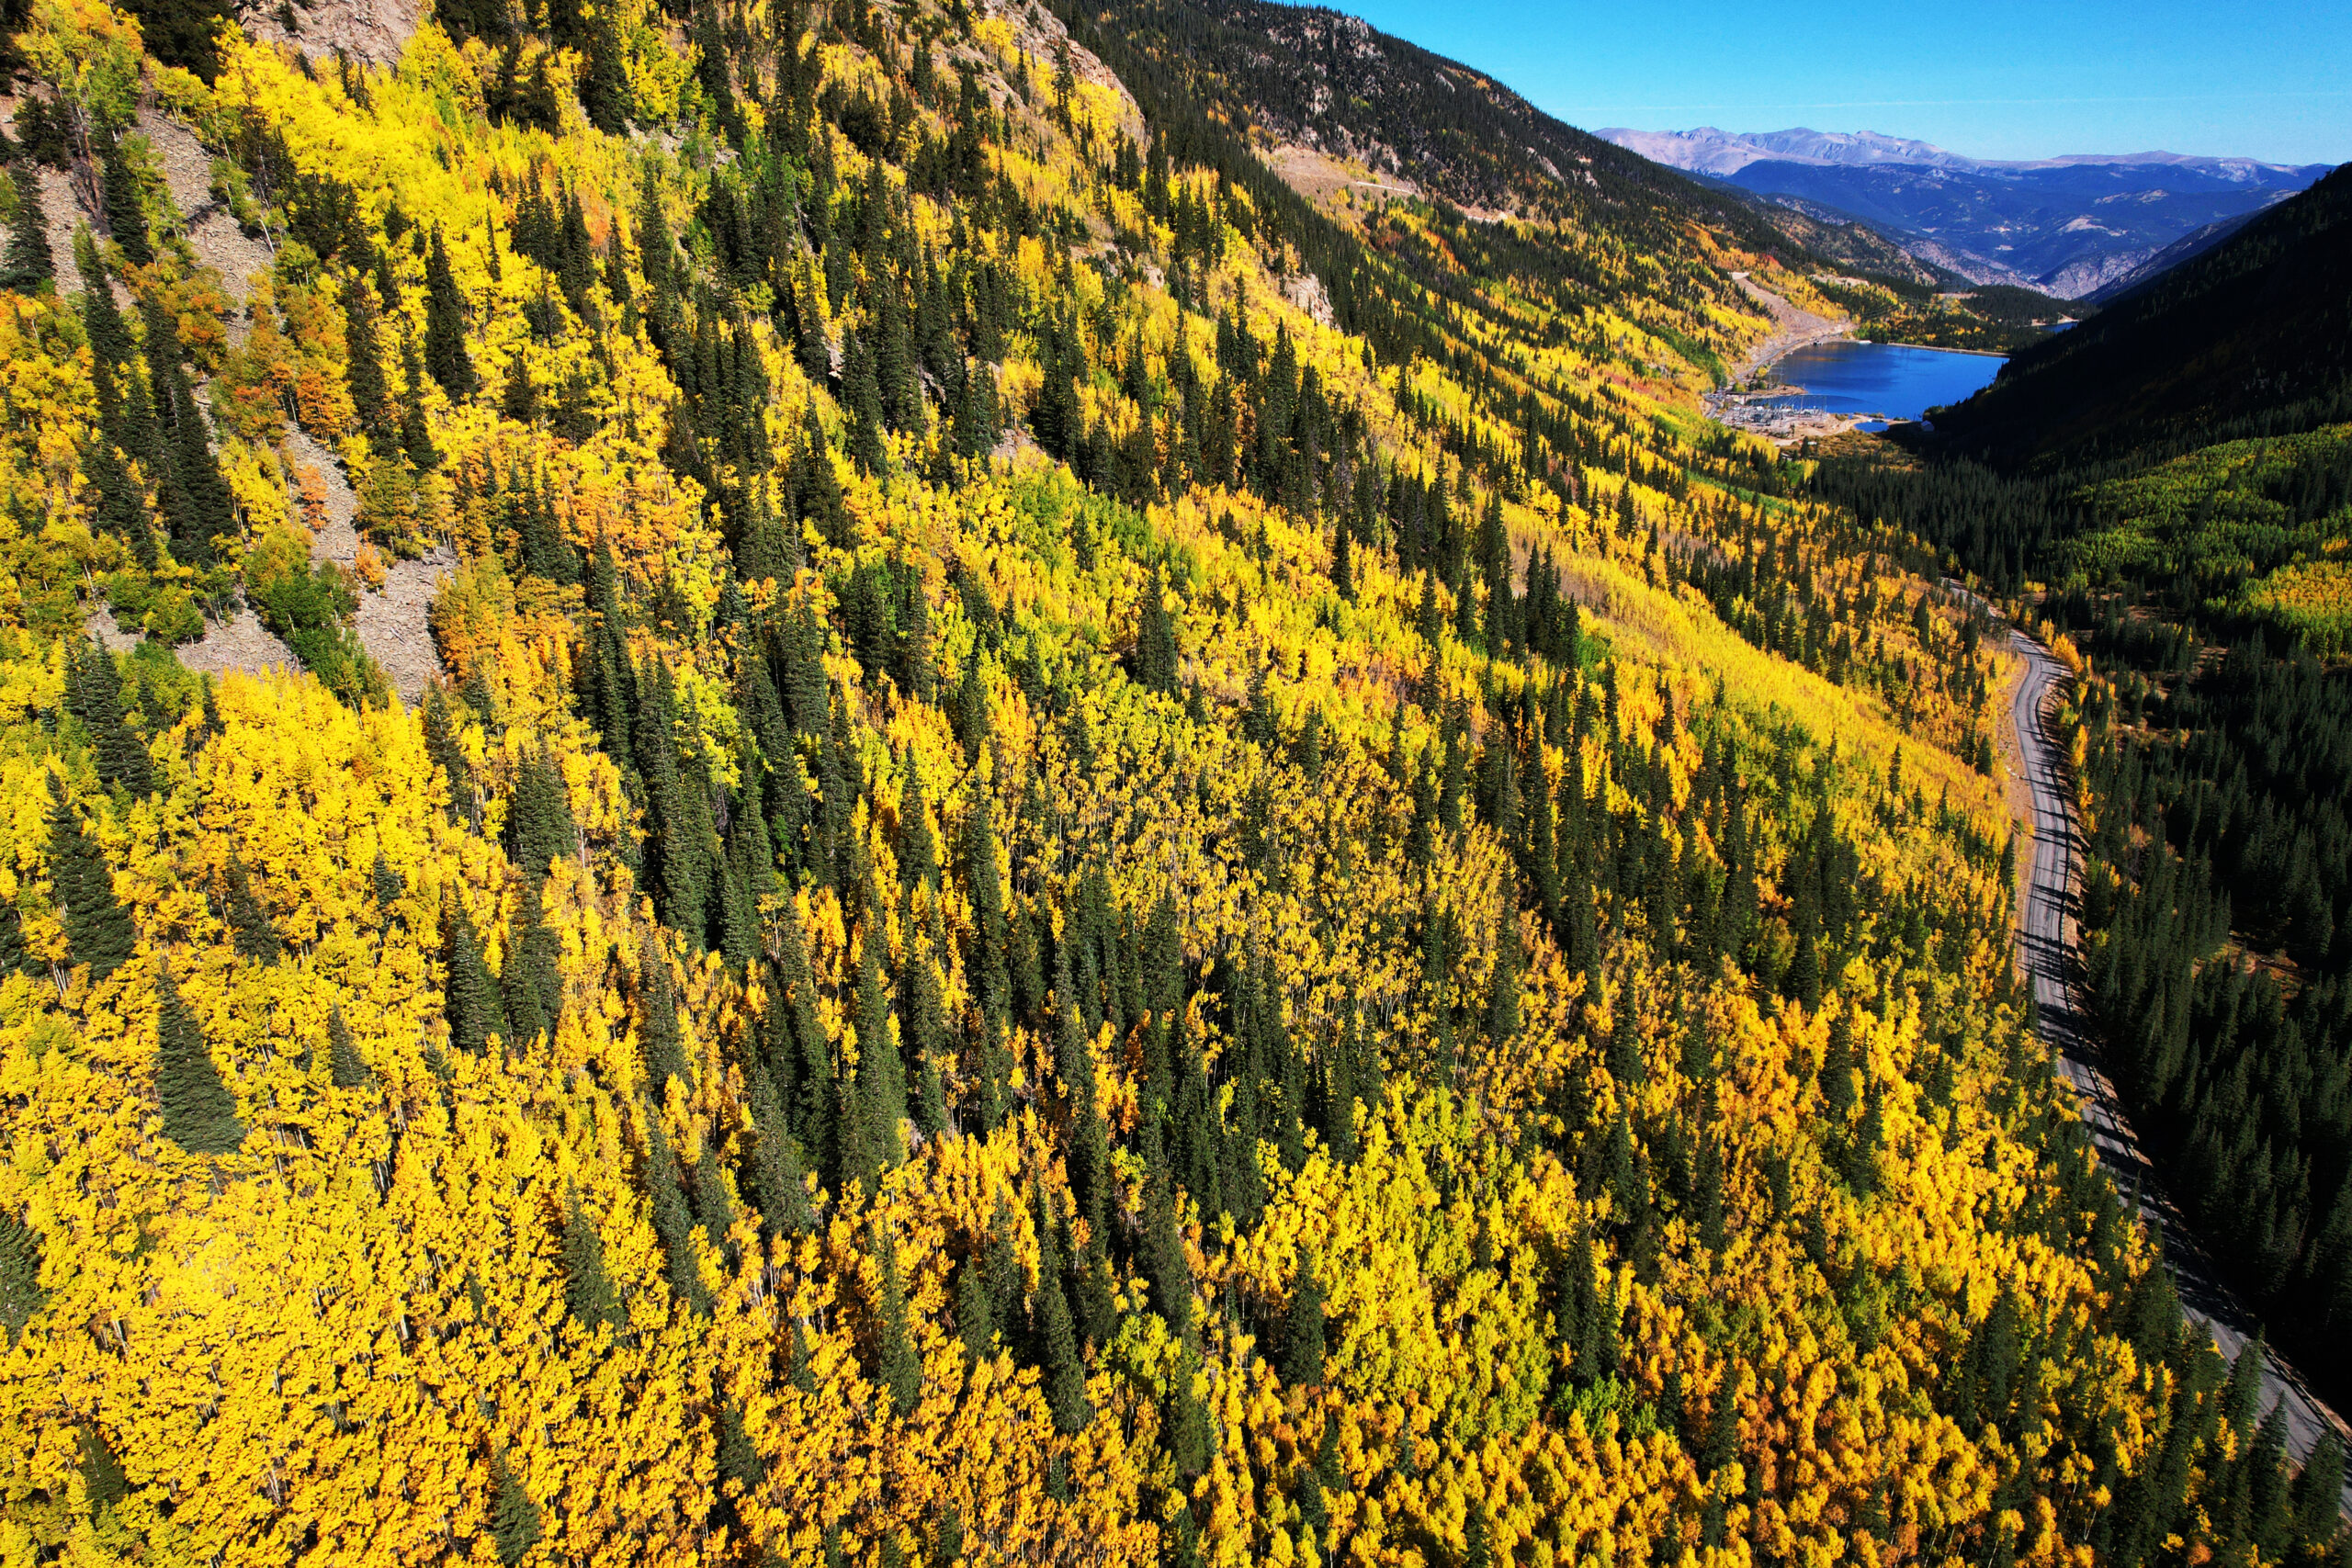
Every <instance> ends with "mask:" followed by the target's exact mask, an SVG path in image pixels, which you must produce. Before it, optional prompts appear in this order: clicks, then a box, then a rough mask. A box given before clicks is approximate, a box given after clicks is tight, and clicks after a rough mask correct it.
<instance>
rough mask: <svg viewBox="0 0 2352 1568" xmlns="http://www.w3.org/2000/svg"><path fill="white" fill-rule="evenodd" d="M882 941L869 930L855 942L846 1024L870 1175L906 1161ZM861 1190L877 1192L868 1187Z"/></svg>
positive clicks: (901, 1078) (903, 1106)
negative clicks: (853, 1041) (852, 1033)
mask: <svg viewBox="0 0 2352 1568" xmlns="http://www.w3.org/2000/svg"><path fill="white" fill-rule="evenodd" d="M882 945H883V937H882V932H881V929H880V927H879V926H878V925H877V926H870V927H868V928H867V929H866V930H865V931H864V932H863V933H862V934H861V935H860V937H859V939H858V955H857V989H856V992H855V994H854V997H853V998H852V999H851V1004H850V1006H851V1014H850V1016H851V1021H852V1024H853V1026H854V1028H855V1030H856V1031H857V1096H856V1099H857V1103H858V1106H859V1109H860V1110H861V1111H863V1112H864V1114H865V1139H866V1149H867V1151H868V1153H869V1154H870V1156H871V1157H872V1159H873V1161H874V1174H875V1176H876V1178H877V1180H878V1177H879V1175H880V1173H881V1172H883V1171H887V1170H891V1169H894V1168H897V1166H898V1164H899V1161H900V1160H901V1159H903V1158H904V1157H905V1147H904V1142H903V1134H901V1133H900V1130H899V1123H900V1122H903V1121H904V1120H905V1119H906V1114H907V1071H906V1065H905V1058H904V1057H903V1056H902V1055H900V1047H899V1043H898V1042H897V1041H896V1040H894V1039H892V1038H891V1031H890V1003H889V996H888V992H887V991H885V990H884V988H883V986H882V954H881V949H882ZM866 1190H867V1191H868V1192H869V1193H870V1192H874V1191H877V1190H879V1187H878V1185H877V1183H874V1182H870V1183H868V1185H867V1188H866Z"/></svg>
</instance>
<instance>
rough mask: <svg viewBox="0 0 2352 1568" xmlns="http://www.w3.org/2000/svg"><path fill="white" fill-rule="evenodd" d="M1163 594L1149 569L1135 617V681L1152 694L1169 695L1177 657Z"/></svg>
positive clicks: (1173, 688) (1155, 570)
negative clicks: (1152, 692) (1136, 622)
mask: <svg viewBox="0 0 2352 1568" xmlns="http://www.w3.org/2000/svg"><path fill="white" fill-rule="evenodd" d="M1165 593H1166V588H1165V585H1164V584H1163V583H1162V582H1161V581H1160V576H1159V568H1158V567H1157V566H1155V567H1153V568H1152V569H1151V575H1150V576H1149V577H1148V578H1147V579H1146V580H1145V582H1144V589H1143V598H1142V601H1141V604H1140V606H1139V615H1138V616H1137V619H1138V622H1139V626H1138V629H1137V632H1136V682H1137V683H1138V684H1141V685H1143V686H1145V687H1148V689H1150V690H1152V691H1155V692H1161V693H1165V694H1170V695H1173V694H1175V691H1176V677H1177V668H1178V664H1179V662H1180V656H1179V655H1178V653H1177V649H1176V627H1175V624H1174V622H1172V621H1171V620H1170V618H1169V615H1168V607H1167V605H1166V604H1165V603H1163V599H1164V596H1165Z"/></svg>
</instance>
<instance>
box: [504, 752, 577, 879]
mask: <svg viewBox="0 0 2352 1568" xmlns="http://www.w3.org/2000/svg"><path fill="white" fill-rule="evenodd" d="M506 833H507V845H508V849H509V852H511V853H512V854H513V855H514V857H515V864H517V865H519V866H521V867H522V868H523V873H524V874H525V875H526V877H531V878H537V877H538V876H541V875H544V874H546V872H547V869H548V866H549V865H550V864H551V863H554V862H555V861H557V860H559V859H560V858H562V857H563V856H565V855H568V854H571V852H573V851H574V850H575V849H576V848H578V846H579V841H580V834H579V829H578V827H577V826H576V824H575V823H574V821H573V819H572V816H571V792H570V790H569V789H567V788H566V787H565V784H564V779H563V770H562V768H561V767H560V765H559V764H558V763H557V761H556V760H555V758H554V756H553V755H552V754H551V753H550V752H549V751H548V750H547V748H546V747H545V746H542V745H534V746H532V747H530V748H529V749H528V750H525V751H524V753H523V758H522V762H521V765H520V766H519V767H518V768H517V769H516V770H515V798H514V802H513V804H512V806H511V807H509V808H508V812H507V818H506Z"/></svg>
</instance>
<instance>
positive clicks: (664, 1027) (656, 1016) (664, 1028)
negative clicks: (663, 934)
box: [637, 932, 694, 1100]
mask: <svg viewBox="0 0 2352 1568" xmlns="http://www.w3.org/2000/svg"><path fill="white" fill-rule="evenodd" d="M637 975H638V981H637V994H638V998H639V1007H640V1008H641V1009H642V1010H643V1011H644V1015H645V1016H644V1017H643V1019H642V1020H641V1021H639V1025H638V1028H639V1034H638V1048H639V1051H640V1052H642V1053H643V1055H644V1057H645V1079H646V1082H647V1083H648V1084H649V1085H650V1086H651V1089H652V1093H653V1095H654V1098H655V1099H657V1100H659V1099H660V1098H661V1097H662V1093H663V1090H664V1089H665V1087H666V1086H667V1085H668V1084H669V1082H670V1080H671V1079H672V1078H677V1079H680V1080H681V1081H683V1082H684V1083H685V1084H686V1085H687V1086H688V1087H689V1088H691V1087H693V1084H694V1074H693V1070H692V1069H691V1068H690V1067H689V1066H687V1063H686V1049H685V1035H684V1030H683V1029H682V1028H681V1026H680V1024H679V1021H678V987H677V982H676V980H675V979H673V977H672V976H671V974H670V959H669V955H668V954H667V953H664V952H663V951H662V942H661V939H660V938H659V937H658V936H656V935H654V934H652V933H650V932H649V933H647V935H646V937H645V939H644V942H643V944H642V945H641V946H640V947H639V950H638V958H637Z"/></svg>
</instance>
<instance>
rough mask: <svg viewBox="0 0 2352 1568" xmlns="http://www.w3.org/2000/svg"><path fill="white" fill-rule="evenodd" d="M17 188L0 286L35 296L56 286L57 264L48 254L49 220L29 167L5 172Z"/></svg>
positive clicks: (17, 166) (0, 267)
mask: <svg viewBox="0 0 2352 1568" xmlns="http://www.w3.org/2000/svg"><path fill="white" fill-rule="evenodd" d="M8 178H9V180H10V182H11V183H12V184H13V185H15V186H16V189H17V209H16V210H15V211H14V212H13V213H11V214H9V217H8V251H7V254H6V257H5V258H4V259H0V284H5V286H6V287H7V288H13V289H15V290H16V291H17V293H19V294H37V293H39V292H40V291H41V290H42V289H44V288H55V287H56V284H57V261H56V258H55V257H53V256H51V254H50V252H49V220H48V217H47V215H46V214H45V213H43V212H42V210H41V205H40V179H39V178H38V177H37V176H36V175H34V174H33V171H32V168H31V166H30V165H28V164H22V163H19V164H15V165H14V166H12V167H11V168H10V169H9V171H8Z"/></svg>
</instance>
